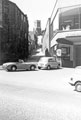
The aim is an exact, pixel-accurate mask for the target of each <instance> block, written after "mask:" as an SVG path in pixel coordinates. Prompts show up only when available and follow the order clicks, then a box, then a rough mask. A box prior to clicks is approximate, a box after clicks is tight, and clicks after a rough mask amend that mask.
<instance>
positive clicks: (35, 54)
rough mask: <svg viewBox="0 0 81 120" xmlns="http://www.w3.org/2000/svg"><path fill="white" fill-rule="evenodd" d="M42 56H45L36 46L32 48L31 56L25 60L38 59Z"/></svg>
mask: <svg viewBox="0 0 81 120" xmlns="http://www.w3.org/2000/svg"><path fill="white" fill-rule="evenodd" d="M42 56H45V55H44V53H43V52H42V50H41V48H37V49H35V50H33V52H32V54H31V56H30V57H29V58H28V60H27V61H38V60H39V59H40V57H42Z"/></svg>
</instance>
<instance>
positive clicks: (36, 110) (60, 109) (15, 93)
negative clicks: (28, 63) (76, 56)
mask: <svg viewBox="0 0 81 120" xmlns="http://www.w3.org/2000/svg"><path fill="white" fill-rule="evenodd" d="M73 72H74V69H70V68H63V69H54V70H49V71H48V70H38V71H18V72H6V71H4V70H0V120H81V93H80V92H76V91H74V87H72V86H70V85H69V83H68V81H69V79H70V76H72V74H73Z"/></svg>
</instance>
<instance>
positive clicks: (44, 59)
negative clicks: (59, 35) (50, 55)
mask: <svg viewBox="0 0 81 120" xmlns="http://www.w3.org/2000/svg"><path fill="white" fill-rule="evenodd" d="M39 61H40V62H48V59H47V58H40V60H39Z"/></svg>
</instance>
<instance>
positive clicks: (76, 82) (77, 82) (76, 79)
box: [69, 66, 81, 92]
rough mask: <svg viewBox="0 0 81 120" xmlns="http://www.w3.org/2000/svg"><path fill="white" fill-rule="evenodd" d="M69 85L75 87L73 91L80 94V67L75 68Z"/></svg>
mask: <svg viewBox="0 0 81 120" xmlns="http://www.w3.org/2000/svg"><path fill="white" fill-rule="evenodd" d="M69 83H70V84H71V85H72V86H74V87H75V90H76V91H78V92H81V66H78V67H76V68H75V70H74V73H73V75H72V77H71V78H70V81H69Z"/></svg>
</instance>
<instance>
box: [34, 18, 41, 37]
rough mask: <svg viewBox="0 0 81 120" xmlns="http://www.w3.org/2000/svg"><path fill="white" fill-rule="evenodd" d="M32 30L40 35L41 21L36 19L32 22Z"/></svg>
mask: <svg viewBox="0 0 81 120" xmlns="http://www.w3.org/2000/svg"><path fill="white" fill-rule="evenodd" d="M34 32H35V33H36V34H37V35H41V21H40V20H36V21H35V22H34Z"/></svg>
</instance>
